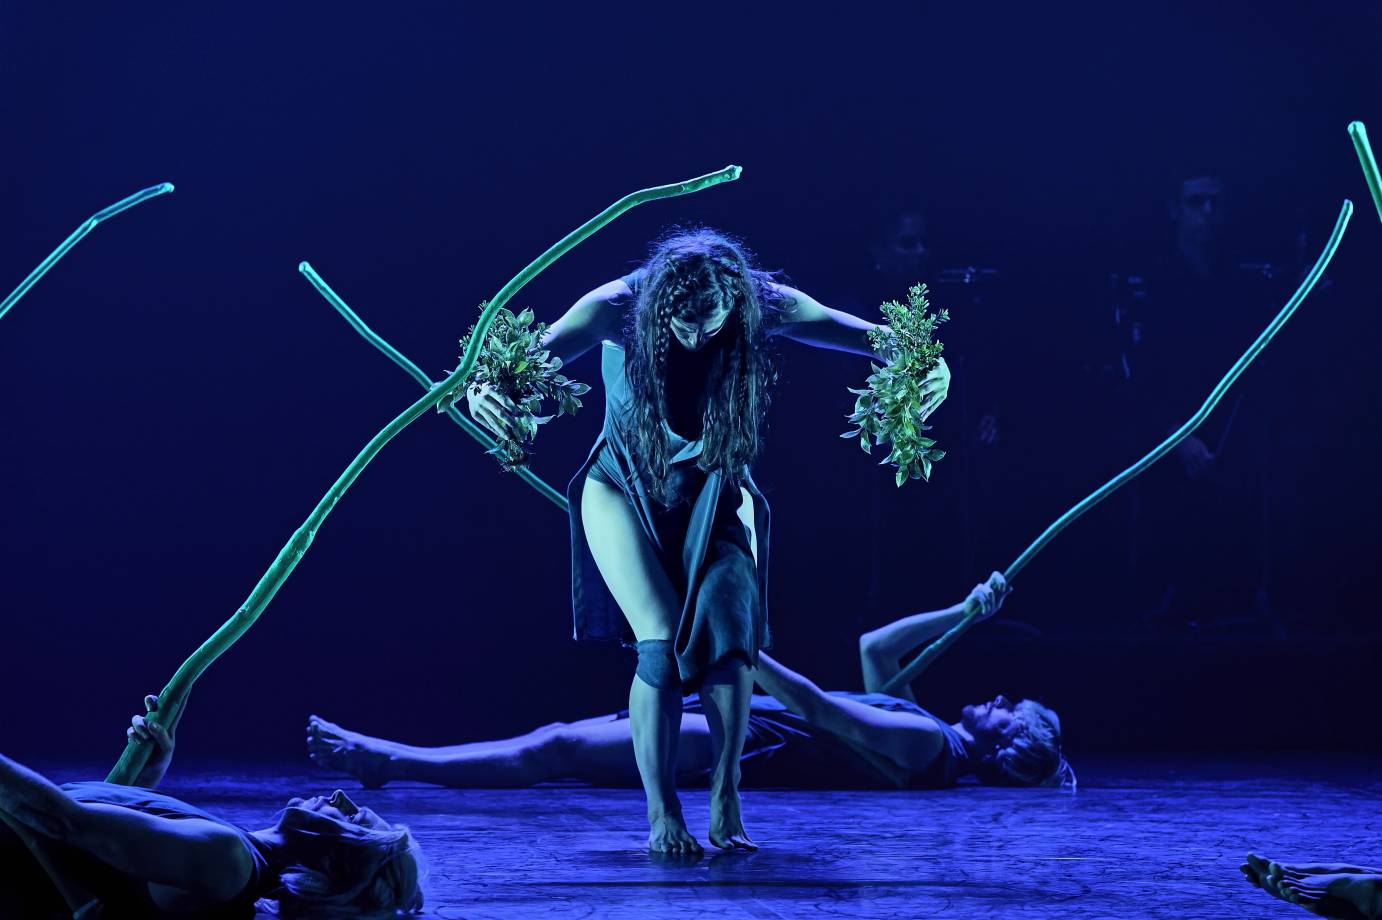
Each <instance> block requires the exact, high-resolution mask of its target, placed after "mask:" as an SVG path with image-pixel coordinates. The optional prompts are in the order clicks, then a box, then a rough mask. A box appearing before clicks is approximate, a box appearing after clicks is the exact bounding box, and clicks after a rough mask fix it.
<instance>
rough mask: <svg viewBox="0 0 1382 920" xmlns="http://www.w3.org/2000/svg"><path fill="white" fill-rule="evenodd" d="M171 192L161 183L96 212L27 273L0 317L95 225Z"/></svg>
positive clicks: (0, 308) (0, 303)
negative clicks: (36, 266)
mask: <svg viewBox="0 0 1382 920" xmlns="http://www.w3.org/2000/svg"><path fill="white" fill-rule="evenodd" d="M172 190H173V183H171V182H162V183H160V184H158V185H153V186H150V187H149V188H146V189H143V190H141V191H138V192H135V193H134V194H133V195H131V196H130V197H128V198H122V199H121V200H119V201H117V202H115V204H113V205H111V206H110V207H108V208H106V209H104V210H102V211H97V212H96V213H95V214H93V215H91V216H90V217H88V218H87V219H86V220H85V221H83V222H82V225H81V226H80V227H78V228H77V229H76V230H73V231H72V235H71V236H69V237H68V238H67V239H65V240H63V241H62V242H61V243H59V244H58V248H57V249H54V250H53V251H52V252H50V253H49V254H48V258H46V259H44V260H43V261H42V262H40V263H38V268H36V269H34V270H33V271H31V272H29V276H28V277H27V278H25V279H24V280H23V281H21V282H19V287H17V288H15V289H14V290H13V291H11V292H10V296H8V297H6V298H5V299H4V300H3V301H0V316H4V315H5V314H6V313H8V312H10V307H13V306H14V305H15V304H17V303H19V298H21V297H23V296H24V295H25V294H27V293H28V292H29V288H31V287H33V286H34V285H35V284H37V283H38V279H40V278H42V277H43V276H44V275H46V274H48V269H50V268H52V267H53V266H54V265H56V264H58V259H61V258H62V257H63V256H65V255H67V251H68V250H69V249H71V248H72V247H73V246H75V245H77V244H78V243H79V242H81V239H82V237H84V236H86V235H87V234H88V233H90V232H91V231H92V230H95V229H96V225H97V224H99V223H101V222H102V221H104V220H109V219H110V218H112V217H114V216H115V215H116V214H119V213H120V212H121V211H128V210H129V209H130V208H132V207H134V206H135V205H137V204H139V203H140V202H144V201H148V200H149V199H150V198H157V197H158V196H159V195H166V194H167V193H168V192H171V191H172Z"/></svg>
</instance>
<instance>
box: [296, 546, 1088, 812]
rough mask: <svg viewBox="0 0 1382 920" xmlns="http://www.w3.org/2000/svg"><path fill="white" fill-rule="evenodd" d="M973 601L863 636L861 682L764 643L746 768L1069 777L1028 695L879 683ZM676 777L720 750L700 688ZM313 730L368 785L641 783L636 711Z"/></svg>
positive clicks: (801, 774) (1046, 714) (921, 776)
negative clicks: (433, 739) (780, 656)
mask: <svg viewBox="0 0 1382 920" xmlns="http://www.w3.org/2000/svg"><path fill="white" fill-rule="evenodd" d="M1007 590H1008V588H1007V585H1006V584H1005V583H1004V581H1003V576H1002V575H1000V574H999V573H997V572H995V573H993V575H992V576H990V578H989V580H988V582H987V583H981V584H979V585H977V586H976V587H975V588H974V590H973V591H972V592H971V594H970V597H971V598H972V599H974V600H976V601H978V602H979V603H980V604H981V606H982V610H983V613H982V614H981V616H982V617H983V618H985V619H986V618H988V617H990V616H992V615H993V614H994V613H995V612H996V611H997V610H998V608H999V606H1001V604H1002V602H1003V598H1004V596H1005V595H1006V593H1007ZM963 616H964V604H956V605H955V606H953V607H950V608H947V609H945V610H937V611H934V612H930V613H918V614H915V615H913V616H909V617H905V618H903V619H901V620H898V621H896V622H893V623H890V624H888V625H887V626H884V627H882V628H881V629H877V630H874V631H873V632H870V633H866V634H864V635H863V636H861V637H860V640H859V652H860V659H861V662H862V664H863V671H864V688H865V692H864V693H845V692H827V691H823V690H821V689H820V688H819V687H817V686H816V685H815V684H814V683H812V682H811V681H810V680H808V679H807V678H805V677H803V676H802V675H800V674H797V673H796V672H794V671H791V670H789V669H787V668H786V667H783V666H782V665H781V664H779V663H778V662H777V661H775V660H773V659H772V658H771V657H769V656H768V655H764V654H761V653H760V654H759V664H758V668H757V670H756V671H755V674H754V679H755V681H756V682H757V684H758V685H759V687H761V688H762V689H764V690H766V691H768V693H769V694H771V696H761V695H758V694H755V695H754V697H753V703H752V709H751V716H750V720H749V729H748V739H747V742H746V744H745V746H744V753H743V756H742V758H741V760H740V764H741V769H742V771H743V780H744V782H746V783H748V784H750V785H756V786H786V787H795V788H882V789H893V788H901V789H917V788H940V787H944V786H949V785H951V784H953V783H954V782H955V781H956V780H957V779H959V778H960V777H961V776H964V775H966V774H973V775H975V776H977V777H978V778H979V779H980V780H981V781H983V782H989V783H997V784H1007V785H1029V786H1054V785H1061V784H1073V781H1074V777H1073V773H1072V772H1071V770H1070V767H1069V765H1068V764H1067V763H1066V761H1065V758H1064V757H1063V756H1062V755H1061V745H1060V741H1061V737H1060V720H1059V718H1058V717H1057V716H1056V714H1055V713H1054V712H1052V711H1051V710H1050V709H1047V708H1046V707H1045V706H1042V705H1041V704H1040V703H1036V702H1033V701H1031V700H1024V701H1022V702H1020V703H1017V704H1016V705H1013V704H1011V703H1009V702H1008V700H1007V699H1006V698H1004V697H1003V696H997V697H995V698H994V699H992V700H990V701H989V702H987V703H983V704H980V705H978V706H966V707H964V712H963V715H962V717H961V719H960V721H958V722H956V723H954V724H947V723H946V722H944V721H942V720H940V719H937V718H935V717H934V716H932V715H931V714H930V713H928V712H926V710H924V709H922V708H921V707H919V706H918V705H916V701H915V699H913V698H912V694H911V690H910V689H906V690H904V691H902V692H903V694H904V695H905V698H902V697H896V696H888V695H885V694H883V693H880V692H878V690H879V688H881V687H882V686H883V685H884V684H886V682H887V681H888V680H889V679H890V678H891V677H892V676H893V675H894V674H896V673H897V672H898V670H899V668H900V664H899V660H900V659H901V658H903V657H904V656H906V655H907V654H908V653H910V652H912V651H915V650H916V649H917V648H919V647H921V646H924V645H926V644H927V643H928V642H929V641H930V640H932V639H934V638H936V637H937V636H939V635H940V634H941V633H943V632H945V631H946V630H947V629H949V628H950V627H951V626H953V625H955V624H956V623H957V622H959V620H960V619H961V618H962V617H963ZM681 730H682V744H681V747H680V749H679V751H678V758H677V782H678V783H683V782H684V783H694V782H697V781H699V782H701V783H705V782H707V781H708V780H709V778H710V771H711V769H712V765H713V764H714V763H715V758H714V756H713V753H714V752H713V751H712V750H711V746H712V745H711V734H710V730H709V728H708V726H707V725H706V718H705V715H704V714H703V709H702V706H701V703H700V701H699V699H698V698H697V697H696V696H694V695H693V696H689V697H687V698H686V699H685V701H684V710H683V715H682V729H681ZM307 744H308V750H309V753H310V754H311V757H312V759H313V760H314V761H316V762H317V763H318V764H319V765H321V766H323V767H327V768H330V769H336V770H342V771H344V772H346V773H349V774H351V775H352V776H354V777H356V778H357V779H359V780H360V781H361V782H362V783H363V784H364V785H365V786H366V787H370V788H374V787H378V786H382V785H383V784H384V783H386V782H389V781H390V780H396V779H397V780H416V781H421V782H428V783H437V784H439V785H443V786H452V787H515V786H530V785H532V784H534V783H541V782H547V781H553V780H562V779H576V780H583V781H585V782H588V783H591V784H593V785H597V786H629V785H636V784H637V783H638V773H637V769H636V767H635V764H634V757H633V742H632V740H631V737H630V734H629V721H628V714H627V712H621V713H616V714H614V715H607V716H598V717H596V718H592V719H584V720H582V721H579V722H573V723H570V724H567V723H561V722H558V723H555V724H552V725H546V726H543V727H542V728H539V729H537V730H536V731H532V732H529V733H528V734H526V735H522V736H520V737H517V738H509V739H506V740H502V741H482V742H474V743H470V744H458V745H452V746H449V747H437V748H425V747H414V746H411V745H406V744H400V743H397V742H394V741H386V740H383V739H380V738H372V737H369V736H367V735H361V734H358V733H356V732H352V731H347V730H345V729H343V728H341V727H339V726H337V725H335V724H333V723H331V722H327V721H326V720H324V719H320V718H318V717H317V716H312V717H311V718H310V719H309V720H308V724H307Z"/></svg>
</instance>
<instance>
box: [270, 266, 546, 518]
mask: <svg viewBox="0 0 1382 920" xmlns="http://www.w3.org/2000/svg"><path fill="white" fill-rule="evenodd" d="M298 271H300V272H302V274H303V276H304V277H305V278H306V279H307V280H308V281H309V282H310V283H311V285H312V287H314V288H316V289H317V293H319V294H321V295H322V297H325V298H326V302H327V303H329V304H331V306H332V307H334V308H335V310H336V312H337V313H339V314H341V316H343V317H345V321H346V322H348V323H350V325H351V328H353V329H354V330H355V331H356V332H358V333H360V335H361V336H362V337H363V338H364V340H365V341H366V342H369V343H370V344H371V345H373V346H374V347H375V348H377V349H379V350H380V351H381V352H383V353H384V354H385V355H386V356H387V357H388V359H389V360H390V361H392V362H393V363H394V364H397V365H398V366H399V367H401V368H403V369H404V370H405V371H407V372H408V376H409V377H412V378H413V379H414V380H416V381H417V382H418V383H419V384H421V385H422V388H423V389H424V390H430V389H432V388H433V387H434V386H436V384H435V383H433V381H432V378H431V377H428V376H427V375H426V374H425V373H423V371H422V368H420V367H418V366H417V365H416V364H414V363H413V362H412V361H410V360H409V359H408V356H407V355H405V354H403V352H401V351H399V350H398V349H397V348H394V347H393V346H392V345H390V344H389V343H388V342H386V341H385V340H384V338H383V336H381V335H379V333H377V332H375V331H374V330H373V329H371V328H370V327H369V326H367V325H366V324H365V321H364V320H362V319H361V318H360V317H359V316H358V315H357V314H356V313H355V311H354V310H352V309H350V306H349V305H348V304H346V302H345V301H344V300H342V299H341V296H340V295H339V294H337V293H336V292H335V291H333V290H332V289H331V285H329V284H327V283H326V282H325V281H323V280H322V276H321V275H319V274H317V271H316V269H314V268H313V267H312V266H311V265H309V264H308V263H306V262H300V263H298ZM446 414H447V415H448V416H450V417H451V421H453V422H455V423H456V424H457V425H460V426H461V428H462V430H464V431H465V433H466V434H468V435H470V436H471V437H472V438H474V439H475V440H477V441H479V442H480V443H481V444H483V445H484V447H485V450H490V449H492V448H493V447H494V443H495V442H494V439H493V438H491V437H490V436H489V435H488V434H486V433H485V431H484V429H482V428H481V427H480V426H479V425H476V424H475V423H474V422H472V421H471V420H470V419H468V418H466V417H465V414H464V413H462V412H461V410H460V409H458V408H456V407H455V406H452V407H451V408H450V409H447V410H446ZM515 472H517V473H518V478H519V479H522V480H523V481H524V482H526V483H527V484H528V485H530V486H532V487H533V488H534V489H537V491H538V492H539V493H540V494H541V495H542V496H543V497H544V498H546V499H547V500H548V501H550V502H552V504H554V505H556V506H557V507H558V508H560V509H561V510H562V511H563V512H566V511H568V510H569V506H568V504H567V501H566V496H565V495H562V494H561V493H560V492H558V491H557V490H556V489H554V488H552V487H551V486H550V485H548V484H547V483H545V482H543V481H542V480H541V479H540V478H538V476H537V474H536V473H534V472H533V471H532V470H529V469H527V468H526V467H523V468H520V469H518V470H516V471H515Z"/></svg>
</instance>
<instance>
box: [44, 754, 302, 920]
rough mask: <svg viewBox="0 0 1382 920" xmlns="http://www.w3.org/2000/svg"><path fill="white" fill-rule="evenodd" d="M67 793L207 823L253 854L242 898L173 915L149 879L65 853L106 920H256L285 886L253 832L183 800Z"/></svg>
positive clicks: (91, 790) (78, 789)
mask: <svg viewBox="0 0 1382 920" xmlns="http://www.w3.org/2000/svg"><path fill="white" fill-rule="evenodd" d="M61 788H62V790H63V792H65V793H67V795H69V796H70V797H71V798H73V799H74V800H76V801H78V802H91V803H102V804H106V805H119V806H121V807H124V808H131V809H134V810H135V811H141V812H143V813H145V814H148V815H156V816H158V817H160V818H168V819H172V820H185V819H187V818H201V819H202V820H204V821H213V822H215V823H216V824H219V825H221V826H222V827H225V828H228V829H229V830H232V831H234V832H235V834H236V835H237V836H238V837H239V838H240V840H241V841H242V842H243V843H244V845H245V850H246V851H247V852H248V853H249V854H250V863H251V869H250V877H249V881H248V882H246V884H245V887H244V888H243V889H242V890H241V892H240V893H239V894H238V895H236V896H235V897H234V898H232V899H231V900H230V901H227V902H225V903H224V904H220V905H214V906H210V907H202V908H199V909H197V910H194V911H189V912H182V911H177V912H173V911H168V910H164V909H161V908H160V907H159V906H158V905H157V904H156V903H155V902H154V901H153V899H152V897H151V896H150V894H149V886H148V884H147V882H146V881H145V880H143V879H138V878H134V877H132V876H128V875H125V874H124V873H122V872H119V871H117V870H115V869H113V868H112V867H110V866H108V865H106V864H105V863H103V862H101V861H100V860H98V859H96V858H95V857H93V856H91V855H90V854H89V853H86V852H85V851H82V850H79V849H77V848H75V847H64V848H62V851H63V852H62V857H61V858H62V862H63V866H64V868H65V869H69V870H70V871H72V874H73V876H74V878H76V879H77V880H78V882H79V883H80V884H81V885H82V887H83V888H85V889H86V890H88V891H90V892H91V893H92V894H93V895H95V896H96V897H98V898H100V899H101V901H102V903H103V904H104V905H105V911H106V912H105V916H119V917H132V918H133V917H141V918H142V917H190V916H195V917H205V918H208V920H231V918H251V917H253V916H254V913H255V910H254V903H255V901H257V900H259V899H260V898H263V897H266V896H268V895H269V894H270V893H271V892H272V891H273V890H275V889H276V888H278V886H279V878H278V869H277V868H275V867H274V866H273V865H271V863H270V853H269V851H268V850H267V849H266V848H265V847H264V845H263V844H262V843H260V842H259V841H258V840H257V839H255V837H254V836H253V835H252V834H250V832H249V831H247V830H245V829H244V828H242V827H239V826H237V825H234V824H231V823H230V822H229V821H225V820H223V819H221V818H218V817H216V816H215V815H213V814H211V813H209V812H205V811H202V810H201V809H200V808H197V807H196V806H194V805H189V804H187V803H186V802H183V801H181V800H180V799H175V798H173V797H172V796H169V795H163V794H162V793H159V792H154V791H153V790H152V789H143V788H140V787H138V786H119V785H116V784H114V783H104V782H94V781H93V782H81V783H66V784H64V785H63V786H62V787H61Z"/></svg>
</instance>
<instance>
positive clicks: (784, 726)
mask: <svg viewBox="0 0 1382 920" xmlns="http://www.w3.org/2000/svg"><path fill="white" fill-rule="evenodd" d="M830 695H831V696H839V697H844V698H845V699H850V700H854V701H856V702H859V703H864V704H866V705H868V706H872V707H874V708H875V709H885V710H887V711H889V712H909V713H912V714H913V715H918V716H925V717H926V718H928V719H930V720H932V721H933V722H935V723H936V725H937V726H938V727H939V728H940V730H941V733H942V734H943V735H944V736H945V744H944V745H943V746H942V748H941V750H940V753H939V754H937V755H936V759H935V760H933V761H931V763H930V764H928V765H927V767H926V769H925V770H922V771H921V772H919V773H907V772H905V771H904V770H902V769H901V768H900V767H897V768H894V769H885V768H883V767H881V766H880V765H879V762H878V761H881V760H882V758H869V757H865V756H864V755H862V754H860V753H859V751H858V750H856V749H855V747H854V746H853V745H852V744H850V743H849V742H847V741H845V740H844V739H843V738H839V737H837V736H835V735H832V734H831V733H830V732H827V731H824V730H822V729H820V728H817V727H815V726H813V725H811V724H810V723H808V722H807V721H806V720H805V719H803V718H802V717H801V716H799V715H797V714H796V713H794V712H792V711H791V710H789V709H788V708H787V707H786V706H784V705H782V704H781V703H779V702H778V701H777V700H776V699H774V698H773V697H771V696H763V695H762V694H758V693H755V694H754V695H753V703H752V706H751V707H750V709H749V727H748V734H747V737H746V738H745V739H744V754H743V757H742V758H741V759H740V761H739V766H740V769H741V771H742V782H743V785H744V786H746V787H749V788H764V787H778V788H787V789H944V788H946V787H948V786H953V785H955V781H956V780H958V779H959V778H960V777H961V776H963V775H964V774H966V773H969V772H971V771H972V769H973V766H972V758H971V757H970V754H969V750H968V749H967V748H966V747H965V744H964V739H962V738H961V737H960V735H959V733H958V732H957V731H955V729H953V728H951V727H950V724H949V723H948V722H946V721H945V720H943V719H938V718H936V717H935V716H933V715H931V713H929V712H927V711H926V710H925V709H922V708H921V707H920V706H918V705H917V704H915V703H913V702H910V701H908V700H903V699H899V698H898V697H895V696H888V695H887V694H884V693H847V692H844V691H832V692H831V694H830ZM682 706H683V709H684V711H686V712H695V713H703V712H705V708H704V706H703V705H702V703H701V700H700V697H699V695H697V694H694V693H693V694H691V695H690V696H687V697H686V698H685V699H683V700H682ZM615 718H616V719H626V718H628V710H623V711H622V712H620V713H618V714H617V715H616V716H615ZM700 779H701V780H702V781H703V782H704V781H708V780H709V771H707V773H706V775H704V776H702V777H701V778H700Z"/></svg>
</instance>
